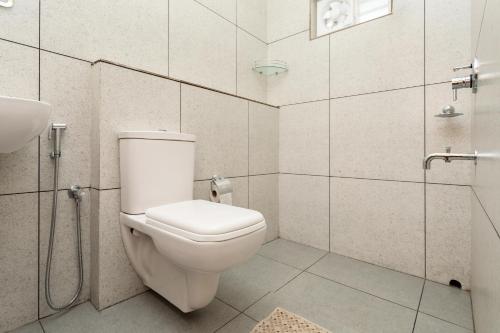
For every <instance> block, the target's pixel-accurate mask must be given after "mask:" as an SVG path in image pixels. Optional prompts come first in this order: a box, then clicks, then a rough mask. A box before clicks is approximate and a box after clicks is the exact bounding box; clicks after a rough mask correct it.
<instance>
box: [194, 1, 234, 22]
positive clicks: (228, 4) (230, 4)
mask: <svg viewBox="0 0 500 333" xmlns="http://www.w3.org/2000/svg"><path fill="white" fill-rule="evenodd" d="M195 1H197V2H199V3H201V4H203V5H204V6H207V7H208V8H210V9H211V10H213V11H214V12H216V13H217V14H219V15H221V16H223V17H224V18H225V19H227V20H229V21H231V22H233V23H236V0H195Z"/></svg>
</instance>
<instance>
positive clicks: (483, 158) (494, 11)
mask: <svg viewBox="0 0 500 333" xmlns="http://www.w3.org/2000/svg"><path fill="white" fill-rule="evenodd" d="M472 13H473V15H472V32H473V36H472V41H473V42H472V54H473V55H475V57H476V58H477V61H478V65H479V82H478V91H477V95H475V96H474V99H473V109H474V113H473V143H474V148H475V149H477V150H478V153H479V159H478V163H477V168H476V173H475V179H474V185H473V190H474V196H473V199H472V208H473V209H472V212H473V213H472V290H471V292H472V305H473V311H474V319H475V326H476V327H475V328H476V332H478V333H493V332H498V331H499V330H500V317H499V316H498V314H499V313H500V278H499V276H500V233H499V231H500V209H499V206H498V201H499V199H500V168H499V160H498V150H499V148H500V147H499V142H500V141H499V133H500V132H499V131H498V128H499V126H500V114H499V106H500V99H499V95H498V89H499V87H500V80H499V79H498V71H499V70H500V69H499V63H500V62H499V60H500V47H499V44H498V43H497V40H498V29H499V23H498V22H500V4H499V3H498V2H497V1H477V2H476V1H474V2H473V6H472ZM483 14H484V15H483Z"/></svg>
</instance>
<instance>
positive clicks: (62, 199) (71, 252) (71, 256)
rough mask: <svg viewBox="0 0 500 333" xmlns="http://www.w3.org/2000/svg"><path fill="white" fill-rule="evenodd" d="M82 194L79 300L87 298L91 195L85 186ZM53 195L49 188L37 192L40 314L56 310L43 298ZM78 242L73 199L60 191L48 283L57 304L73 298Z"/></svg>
mask: <svg viewBox="0 0 500 333" xmlns="http://www.w3.org/2000/svg"><path fill="white" fill-rule="evenodd" d="M84 193H85V194H84V197H83V200H82V202H81V209H80V221H81V237H82V255H83V271H84V275H83V288H82V291H81V293H80V296H79V297H78V301H77V302H78V303H81V302H84V301H87V300H88V299H89V298H90V230H89V227H90V195H89V191H88V189H86V190H85V192H84ZM52 194H53V192H52V191H51V192H44V193H41V194H40V244H39V250H40V259H39V265H40V269H39V291H40V292H39V311H40V313H39V316H40V317H46V316H48V315H50V314H53V313H55V312H56V311H53V310H51V309H50V308H49V306H48V304H47V302H46V300H45V270H46V265H47V251H48V244H49V233H50V223H51V217H52ZM77 244H78V243H77V235H76V205H75V202H74V200H73V199H70V198H68V196H67V193H66V191H59V202H58V206H57V220H56V229H55V238H54V248H53V255H52V267H51V284H50V286H51V289H50V292H51V297H52V301H53V302H55V304H56V305H58V306H61V305H63V304H66V303H67V302H68V301H69V300H70V299H71V297H73V295H74V293H75V291H76V288H77V286H78V274H79V271H78V257H77Z"/></svg>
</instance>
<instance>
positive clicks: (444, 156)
mask: <svg viewBox="0 0 500 333" xmlns="http://www.w3.org/2000/svg"><path fill="white" fill-rule="evenodd" d="M437 159H439V160H444V161H445V163H451V161H454V160H470V161H474V164H475V163H476V161H477V151H476V152H474V153H473V154H454V153H451V148H449V147H447V148H446V153H434V154H430V155H427V156H426V157H425V158H424V163H423V167H424V169H425V170H429V169H430V168H431V162H432V160H437Z"/></svg>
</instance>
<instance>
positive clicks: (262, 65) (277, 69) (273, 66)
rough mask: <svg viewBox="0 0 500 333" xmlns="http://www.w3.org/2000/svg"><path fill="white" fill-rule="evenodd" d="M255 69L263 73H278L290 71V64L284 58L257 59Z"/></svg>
mask: <svg viewBox="0 0 500 333" xmlns="http://www.w3.org/2000/svg"><path fill="white" fill-rule="evenodd" d="M253 70H254V71H256V72H257V73H259V74H262V75H268V76H270V75H278V74H281V73H284V72H286V71H288V65H287V63H286V62H284V61H282V60H262V61H256V62H255V64H254V66H253Z"/></svg>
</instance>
